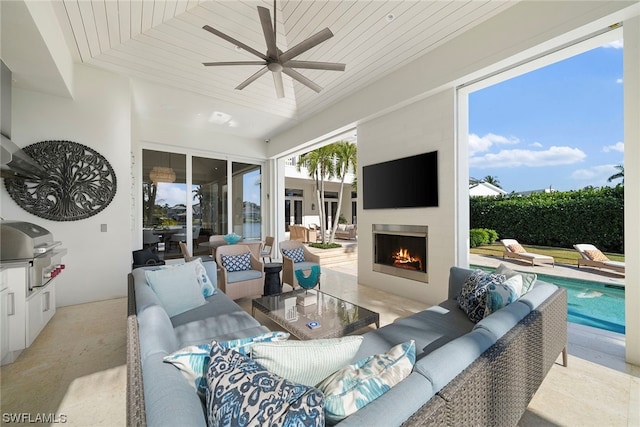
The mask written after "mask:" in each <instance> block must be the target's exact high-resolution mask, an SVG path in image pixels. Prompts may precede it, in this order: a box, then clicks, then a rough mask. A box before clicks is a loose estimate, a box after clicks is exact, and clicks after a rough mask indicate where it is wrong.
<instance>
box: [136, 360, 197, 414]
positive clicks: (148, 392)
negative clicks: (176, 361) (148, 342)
mask: <svg viewBox="0 0 640 427" xmlns="http://www.w3.org/2000/svg"><path fill="white" fill-rule="evenodd" d="M163 357H164V355H162V354H159V353H157V354H154V355H151V356H150V357H149V358H148V359H147V360H146V361H145V362H144V363H143V369H142V384H143V388H144V405H145V410H146V418H147V419H146V425H148V426H205V425H206V420H205V415H204V411H203V410H202V402H201V401H200V399H198V396H197V395H196V394H195V393H194V392H193V388H192V387H191V386H190V385H189V384H188V383H187V382H186V381H185V380H184V377H183V376H182V374H181V373H180V371H179V370H178V369H177V368H176V367H175V366H173V365H171V364H169V363H163V362H162V358H163Z"/></svg>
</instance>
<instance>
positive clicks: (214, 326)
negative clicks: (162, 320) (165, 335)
mask: <svg viewBox="0 0 640 427" xmlns="http://www.w3.org/2000/svg"><path fill="white" fill-rule="evenodd" d="M171 323H172V324H173V327H174V331H175V334H176V338H177V339H178V342H179V344H180V346H179V347H176V349H178V348H181V347H186V346H188V345H194V344H202V343H208V342H211V340H213V339H216V338H218V337H220V336H225V335H228V334H230V336H231V337H232V338H241V337H240V336H235V335H234V334H235V333H236V332H237V331H242V330H247V329H251V328H263V329H264V330H265V331H268V329H266V328H264V327H262V326H261V325H260V323H259V322H258V321H257V320H256V319H254V318H253V317H251V315H249V314H248V313H247V312H246V311H244V310H243V309H242V307H240V306H239V305H238V304H236V303H235V302H234V301H233V300H232V299H231V298H229V297H228V296H226V295H225V294H224V293H222V292H218V293H217V294H216V295H213V296H211V297H209V298H207V300H206V304H204V305H201V306H199V307H196V308H194V309H192V310H189V311H186V312H184V313H180V314H178V315H177V316H173V317H172V318H171Z"/></svg>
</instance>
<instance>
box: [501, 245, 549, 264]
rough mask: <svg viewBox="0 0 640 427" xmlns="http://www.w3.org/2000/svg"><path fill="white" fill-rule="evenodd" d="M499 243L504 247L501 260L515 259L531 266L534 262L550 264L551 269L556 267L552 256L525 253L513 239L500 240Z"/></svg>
mask: <svg viewBox="0 0 640 427" xmlns="http://www.w3.org/2000/svg"><path fill="white" fill-rule="evenodd" d="M500 241H501V242H502V244H503V245H504V252H503V253H502V258H503V259H504V258H515V259H519V260H523V261H527V262H530V263H531V265H532V266H534V265H536V264H535V263H536V262H537V263H539V264H551V265H552V266H553V267H555V265H556V263H555V260H554V259H553V257H552V256H549V255H541V254H534V253H531V252H527V251H526V250H525V249H524V248H523V247H522V245H521V244H520V243H518V241H517V240H515V239H502V240H500Z"/></svg>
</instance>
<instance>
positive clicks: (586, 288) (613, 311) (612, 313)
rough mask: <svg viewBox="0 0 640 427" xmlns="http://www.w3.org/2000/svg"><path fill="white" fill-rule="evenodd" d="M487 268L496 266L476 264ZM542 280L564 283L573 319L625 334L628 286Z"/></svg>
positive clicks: (552, 278)
mask: <svg viewBox="0 0 640 427" xmlns="http://www.w3.org/2000/svg"><path fill="white" fill-rule="evenodd" d="M471 268H480V269H483V270H485V271H493V270H494V269H493V268H489V267H482V266H472V267H471ZM538 280H542V281H543V282H548V283H553V284H554V285H558V286H562V287H563V288H565V289H566V290H567V306H568V307H567V309H568V310H567V311H568V313H567V319H568V320H569V322H573V323H578V324H581V325H586V326H592V327H594V328H600V329H604V330H607V331H612V332H617V333H619V334H624V333H625V324H624V288H622V287H616V286H606V285H605V284H604V283H599V282H591V281H588V280H579V279H573V278H568V277H558V276H551V275H547V274H538Z"/></svg>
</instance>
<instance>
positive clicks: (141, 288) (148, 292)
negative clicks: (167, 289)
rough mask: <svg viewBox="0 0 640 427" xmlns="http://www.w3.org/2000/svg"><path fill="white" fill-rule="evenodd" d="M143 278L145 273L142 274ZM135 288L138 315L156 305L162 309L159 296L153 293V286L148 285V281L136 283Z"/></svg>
mask: <svg viewBox="0 0 640 427" xmlns="http://www.w3.org/2000/svg"><path fill="white" fill-rule="evenodd" d="M142 276H143V277H144V272H142ZM134 287H135V292H136V312H137V313H138V314H139V313H142V312H143V311H144V310H145V309H146V308H147V307H151V306H154V305H157V306H160V307H162V303H161V302H160V299H159V298H158V294H156V293H155V292H153V289H151V286H149V285H147V280H146V279H144V280H142V281H139V282H135V285H134Z"/></svg>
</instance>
